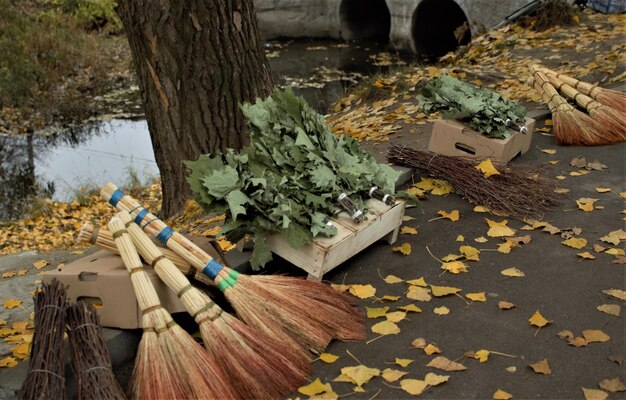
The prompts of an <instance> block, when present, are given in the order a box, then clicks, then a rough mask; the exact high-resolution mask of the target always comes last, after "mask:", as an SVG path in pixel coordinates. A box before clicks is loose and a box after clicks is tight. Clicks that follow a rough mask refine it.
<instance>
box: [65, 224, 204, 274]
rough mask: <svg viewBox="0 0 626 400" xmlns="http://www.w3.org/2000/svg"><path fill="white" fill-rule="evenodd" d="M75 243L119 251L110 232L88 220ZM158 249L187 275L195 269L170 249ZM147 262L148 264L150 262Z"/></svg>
mask: <svg viewBox="0 0 626 400" xmlns="http://www.w3.org/2000/svg"><path fill="white" fill-rule="evenodd" d="M76 243H89V244H92V245H94V246H97V247H99V248H101V249H104V250H108V251H110V252H112V253H115V254H119V253H120V252H119V251H118V250H117V246H116V244H115V241H114V240H113V236H112V235H111V232H110V231H108V230H107V229H104V228H96V227H94V226H93V225H92V224H90V223H89V222H86V223H84V224H83V227H82V228H81V229H80V232H78V236H76ZM159 250H160V251H161V252H162V253H163V255H164V256H165V257H167V258H168V259H169V260H170V261H171V262H173V263H174V265H175V266H176V268H178V269H179V270H180V272H182V273H183V274H185V275H189V274H191V273H192V272H194V271H195V269H194V268H193V267H192V266H191V265H189V263H188V262H187V261H185V259H184V258H182V257H181V256H179V255H178V254H176V253H174V252H173V251H172V250H170V249H168V248H165V247H160V248H159ZM146 261H147V260H146ZM147 264H150V262H148V263H147Z"/></svg>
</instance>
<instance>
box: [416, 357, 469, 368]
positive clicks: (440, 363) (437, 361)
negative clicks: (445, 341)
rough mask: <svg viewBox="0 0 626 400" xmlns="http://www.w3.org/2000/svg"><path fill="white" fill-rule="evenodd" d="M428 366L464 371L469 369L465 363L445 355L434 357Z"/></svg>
mask: <svg viewBox="0 0 626 400" xmlns="http://www.w3.org/2000/svg"><path fill="white" fill-rule="evenodd" d="M426 366H427V367H432V368H437V369H441V370H443V371H463V370H466V369H467V368H466V367H465V365H463V364H459V363H457V362H454V361H452V360H448V359H447V358H445V357H443V356H437V357H435V358H433V359H432V360H431V361H430V362H429V363H428V364H427V365H426Z"/></svg>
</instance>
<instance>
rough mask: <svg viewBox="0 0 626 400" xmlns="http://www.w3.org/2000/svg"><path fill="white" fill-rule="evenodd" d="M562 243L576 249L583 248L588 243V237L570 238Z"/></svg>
mask: <svg viewBox="0 0 626 400" xmlns="http://www.w3.org/2000/svg"><path fill="white" fill-rule="evenodd" d="M561 243H562V244H564V245H566V246H568V247H572V248H574V249H582V248H583V247H585V246H586V245H587V239H585V238H574V237H573V238H569V239H567V240H564V241H562V242H561Z"/></svg>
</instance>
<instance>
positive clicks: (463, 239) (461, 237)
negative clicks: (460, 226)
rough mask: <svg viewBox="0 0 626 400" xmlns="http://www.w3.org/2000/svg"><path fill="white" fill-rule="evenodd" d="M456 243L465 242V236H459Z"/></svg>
mask: <svg viewBox="0 0 626 400" xmlns="http://www.w3.org/2000/svg"><path fill="white" fill-rule="evenodd" d="M456 241H457V242H463V241H465V238H464V237H463V235H458V236H457V237H456Z"/></svg>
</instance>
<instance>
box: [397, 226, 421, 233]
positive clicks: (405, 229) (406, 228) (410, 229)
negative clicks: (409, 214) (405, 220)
mask: <svg viewBox="0 0 626 400" xmlns="http://www.w3.org/2000/svg"><path fill="white" fill-rule="evenodd" d="M400 233H401V234H403V235H417V229H415V228H413V227H412V226H403V227H402V229H400Z"/></svg>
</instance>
